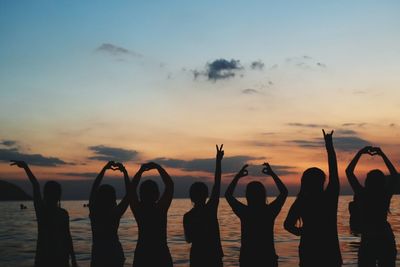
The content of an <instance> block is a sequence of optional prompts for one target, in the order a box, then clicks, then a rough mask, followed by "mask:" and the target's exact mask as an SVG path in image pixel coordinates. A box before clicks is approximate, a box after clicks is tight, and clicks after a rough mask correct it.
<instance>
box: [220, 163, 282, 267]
mask: <svg viewBox="0 0 400 267" xmlns="http://www.w3.org/2000/svg"><path fill="white" fill-rule="evenodd" d="M247 167H248V165H245V166H243V168H242V169H241V170H240V171H239V172H238V173H237V174H236V176H235V177H234V179H233V180H232V182H231V183H230V184H229V186H228V189H227V190H226V193H225V198H226V200H227V201H228V203H229V205H230V206H231V208H232V210H233V212H234V213H235V214H236V215H237V216H238V217H239V218H240V223H241V247H240V258H239V261H240V266H241V267H254V266H271V267H275V266H278V255H277V254H276V251H275V244H274V224H275V219H276V217H277V216H278V214H279V212H280V211H281V209H282V206H283V204H284V203H285V201H286V197H287V195H288V191H287V189H286V186H285V185H284V184H283V183H282V181H281V180H280V178H279V177H278V175H276V173H275V172H274V171H273V170H272V168H271V167H270V165H269V164H268V163H264V168H263V170H262V172H263V173H264V174H266V175H269V176H271V177H272V178H273V180H274V182H275V184H276V186H277V187H278V190H279V195H278V197H277V198H276V199H275V200H274V201H272V202H271V203H270V204H268V203H267V199H266V196H267V195H266V191H265V187H264V185H263V184H262V183H260V182H250V183H249V184H248V185H247V187H246V199H247V205H245V204H243V203H241V202H240V201H239V200H237V199H236V198H235V197H234V196H233V193H234V191H235V188H236V185H237V183H238V181H239V179H241V178H242V177H245V176H247V175H248V171H247Z"/></svg>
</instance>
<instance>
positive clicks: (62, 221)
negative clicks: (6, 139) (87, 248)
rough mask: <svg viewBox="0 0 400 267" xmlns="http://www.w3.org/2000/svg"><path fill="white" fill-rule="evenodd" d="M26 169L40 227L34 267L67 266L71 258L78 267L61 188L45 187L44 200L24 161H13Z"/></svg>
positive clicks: (47, 184) (57, 185) (54, 185)
mask: <svg viewBox="0 0 400 267" xmlns="http://www.w3.org/2000/svg"><path fill="white" fill-rule="evenodd" d="M11 162H12V164H11V165H16V166H18V167H20V168H22V169H24V170H25V172H26V174H27V176H28V178H29V180H30V182H31V183H32V186H33V204H34V206H35V212H36V220H37V226H38V238H37V242H36V256H35V267H54V266H59V267H66V266H70V265H69V260H70V258H71V263H72V266H77V264H76V259H75V252H74V247H73V244H72V238H71V233H70V230H69V216H68V212H67V211H66V210H64V209H62V208H61V207H60V198H61V185H60V184H59V183H57V182H54V181H48V182H46V184H45V185H44V190H43V198H42V196H41V193H40V186H39V182H38V181H37V179H36V177H35V176H34V175H33V173H32V172H31V170H30V169H29V167H28V165H27V164H26V163H25V162H24V161H16V160H12V161H11Z"/></svg>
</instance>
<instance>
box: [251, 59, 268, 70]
mask: <svg viewBox="0 0 400 267" xmlns="http://www.w3.org/2000/svg"><path fill="white" fill-rule="evenodd" d="M264 67H265V64H264V62H262V61H261V60H256V61H253V62H251V64H250V68H251V69H252V70H262V69H264Z"/></svg>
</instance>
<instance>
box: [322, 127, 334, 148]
mask: <svg viewBox="0 0 400 267" xmlns="http://www.w3.org/2000/svg"><path fill="white" fill-rule="evenodd" d="M322 133H323V134H324V140H325V145H326V146H333V141H332V135H333V130H332V131H331V132H330V133H325V130H324V129H322Z"/></svg>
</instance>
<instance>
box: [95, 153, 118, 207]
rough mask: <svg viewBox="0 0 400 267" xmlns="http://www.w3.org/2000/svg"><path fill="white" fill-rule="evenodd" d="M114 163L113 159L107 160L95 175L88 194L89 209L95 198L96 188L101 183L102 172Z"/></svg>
mask: <svg viewBox="0 0 400 267" xmlns="http://www.w3.org/2000/svg"><path fill="white" fill-rule="evenodd" d="M114 165H115V162H114V161H109V162H107V164H106V165H105V166H104V167H103V169H101V171H100V173H99V174H98V175H97V177H96V179H95V180H94V182H93V185H92V189H91V190H90V196H89V209H92V208H93V202H94V200H95V196H96V192H97V189H98V188H99V186H100V184H101V180H103V177H104V174H105V172H106V171H107V170H108V169H111V168H112V166H114Z"/></svg>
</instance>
